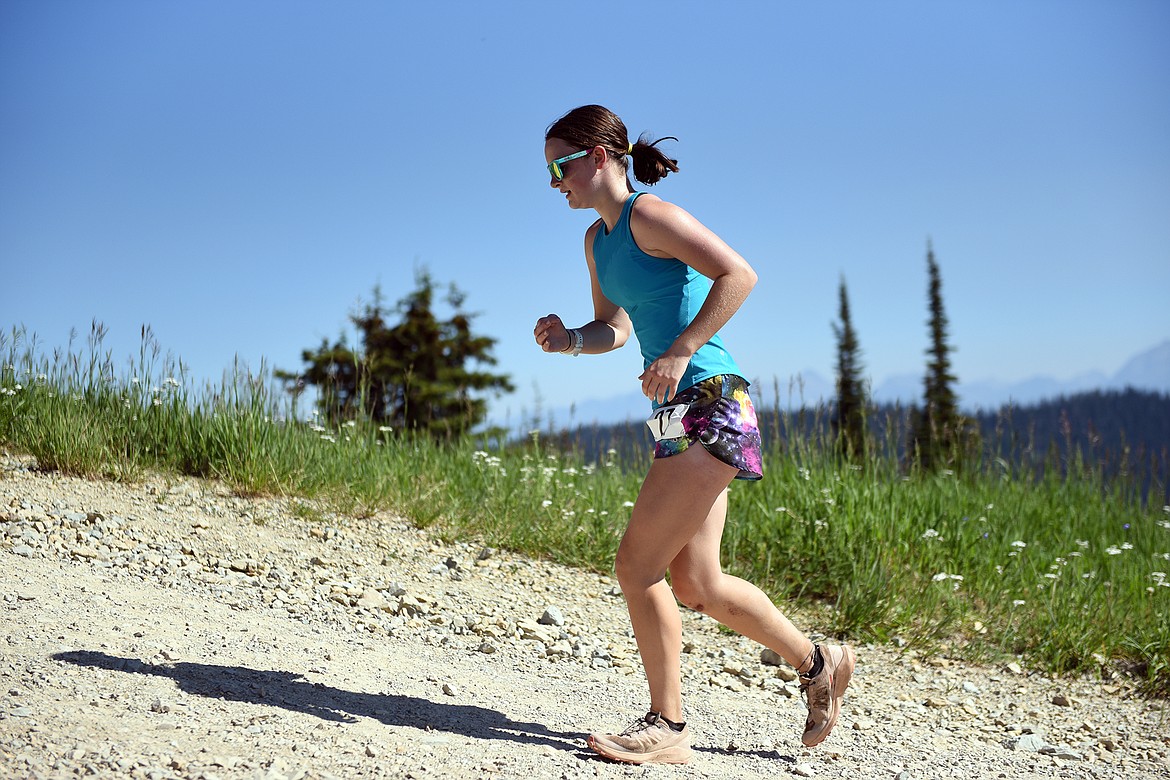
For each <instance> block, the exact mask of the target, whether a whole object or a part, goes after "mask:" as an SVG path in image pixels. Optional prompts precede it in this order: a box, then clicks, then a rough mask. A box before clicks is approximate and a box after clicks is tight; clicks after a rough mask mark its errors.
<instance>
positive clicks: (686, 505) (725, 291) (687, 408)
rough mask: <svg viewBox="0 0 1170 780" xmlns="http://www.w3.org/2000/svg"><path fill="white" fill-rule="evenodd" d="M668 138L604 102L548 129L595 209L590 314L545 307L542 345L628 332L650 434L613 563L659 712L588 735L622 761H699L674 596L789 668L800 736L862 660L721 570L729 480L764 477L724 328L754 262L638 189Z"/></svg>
mask: <svg viewBox="0 0 1170 780" xmlns="http://www.w3.org/2000/svg"><path fill="white" fill-rule="evenodd" d="M662 140H666V139H659V140H658V141H654V142H651V141H650V140H649V136H647V135H645V134H644V135H643V136H642V137H641V138H639V139H638V140H637V141H636V142H634V143H630V141H629V138H628V136H627V133H626V126H625V125H624V124H623V123H622V121H621V119H619V118H618V117H617V116H616V115H615V114H614V113H613V112H611V111H610V110H609V109H607V108H604V107H602V106H596V105H593V106H581V107H579V108H575V109H573V110H572V111H570V112H569V113H567V114H565V115H564V116H563V117H561V118H560V119H558V120H557V121H556V122H554V123H553V124H552V125H551V126H550V127H549V128H548V130H547V131H546V132H545V142H544V156H545V162H547V163H548V171H549V175H550V177H551V180H550V181H549V186H551V187H552V188H553V189H555V190H557V191H558V192H560V193H561V194H562V195H564V196H565V199H566V201H568V204H569V206H570V207H571V208H574V209H593V210H594V211H596V212H597V214H598V216H599V217H600V219H598V220H597V221H596V222H594V223H593V224H592V225H591V226H590V227H589V229H588V230H587V231H585V262H586V264H587V265H588V267H589V278H590V282H591V291H592V295H593V314H594V318H593V320H592V321H591V322H588V323H586V324H584V325H582V326H580V327H577V328H566V327H565V325H564V323H563V322H562V321H561V318H560V317H559V316H557V315H556V314H549V315H548V316H546V317H541V318H540V319H539V320H538V321H537V323H536V328H535V330H534V335H535V337H536V343H537V344H539V345H540V347H541V348H542V349H543V350H544V351H545V352H553V353H564V354H568V355H573V356H577V355H579V354H581V353H582V352H584V353H586V354H600V353H604V352H609V351H610V350H614V349H618V348H619V347H621V346H623V345H624V344H625V343H626V340H627V339H629V337H630V333H631V331H632V332H633V333H634V334H635V335H636V336H637V337H638V344H639V346H640V348H641V352H642V357H643V359H644V361H645V363H644V365H645V370H644V371H643V372H642V375H641V376H640V377H639V379H640V380H641V382H642V392H643V393H644V394H645V395H646V397H647V398H648V399H650V401H651V406H652V408H653V416H652V417H651V418H650V420H648V421H647V422H648V424H649V425H650V427H651V431H652V432H653V433H654V436H655V439H656V441H657V443H656V445H655V451H654V461H653V463H652V464H651V466H650V471H649V473H648V474H647V475H646V479H645V481H644V482H643V483H642V488H641V491H640V492H639V493H638V499H637V501H636V502H635V503H634V508H633V510H632V511H631V513H630V521H629V525H627V527H626V531H625V534H624V536H623V537H622V541H621V544H620V545H619V547H618V551H617V558H616V561H615V563H614V569H615V573H616V575H617V579H618V583H619V584H620V586H621V589H622V593H623V594H624V596H625V598H626V605H627V608H628V609H629V613H630V623H631V624H632V626H633V629H634V636H635V638H636V641H637V643H638V652H639V653H640V654H641V657H642V664H643V666H644V667H645V670H646V680H647V682H648V683H649V687H650V710H649V712H648V713H647V714H646V715H645V717H643V718H639V719H638V720H636V721H635V722H634V724H633V725H632V726H630V727H629V728H628V729H626V730H625V731H623V732H620V733H616V734H604V733H597V734H592V735H590V737H589V739H588V742H589V746H590V747H591V748H593V750H595V751H597V752H598V753H600V754H601V755H603V756H605V757H606V758H609V759H613V760H616V761H627V762H631V763H636V764H641V763H679V764H681V763H686V762H687V761H689V760H690V758H691V754H692V751H691V737H690V733H689V732H688V730H687V726H686V722H685V720H686V718H685V715H684V713H683V703H682V679H681V668H680V665H681V660H680V653H681V651H682V629H681V621H680V617H679V609H678V604H677V603H676V601H675V600H676V599H677V600H678V601H680V602H682V603H683V604H685V605H686V606H688V607H690V608H691V609H693V610H696V611H698V612H702V613H704V614H707V615H710V616H711V617H713V618H715V619H716V620H718V621H719V622H720V623H722V624H723V625H725V626H727V627H728V628H731V629H733V630H735V631H737V632H739V633H741V634H743V635H744V636H747V637H749V638H751V639H753V640H755V641H757V642H759V643H761V644H763V645H764V646H766V647H769V648H771V649H772V650H774V651H776V652H777V653H779V655H780V656H781V657H782V658H784V660H785V661H787V662H788V663H790V664H792V666H793V667H794V668H795V669H796V670H797V671H798V672H799V674H800V680H801V690H802V691H803V692H804V693H805V695H806V698H807V702H808V710H809V713H808V719H807V721H806V722H805V727H804V736H803V740H802V741H803V742H804V744H805V745H807V746H809V747H811V746H813V745H817V744H819V743H820V742H821V741H823V740H824V739H825V737H827V736H828V735H829V732H830V731H831V730H832V728H833V726H834V724H836V722H837V716H838V715H839V714H840V712H841V700H842V698H843V697H844V694H845V688H846V686H847V685H848V684H849V678H850V676H851V675H852V674H853V667H854V664H855V662H856V661H855V657H854V653H853V651H852V650H851V649H850V648H849V647H846V646H843V645H842V646H836V645H834V646H829V645H816V644H813V643H812V642H811V641H809V639H808V638H807V637H806V636H804V634H802V633H801V632H800V631H799V630H798V629H797V628H796V627H795V626H794V625H793V624H792V623H791V622H790V621H789V620H788V618H786V617H785V616H784V615H783V614H781V613H780V611H779V610H778V609H777V608H776V607H775V605H773V604H772V602H771V601H770V600H769V599H768V597H767V596H766V595H765V594H764V593H763V591H761V590H760V589H759V588H757V587H756V586H755V585H752V584H751V583H749V582H746V581H744V580H742V579H739V578H738V577H733V576H731V575H729V574H725V573H723V571H722V570H721V569H720V563H719V546H720V543H721V538H722V535H723V524H724V521H725V520H726V516H727V488H728V486H729V485H730V484H731V481H732V480H733V479H746V480H756V479H760V478H761V477H762V476H763V474H762V469H761V458H760V455H761V446H760V432H759V428H758V427H757V424H756V414H755V410H754V408H753V407H752V402H751V399H750V398H749V397H748V383H747V382H746V381H745V380H744V379H743V375H742V372H741V371H740V369H739V367H738V366H737V365H736V363H735V361H734V360H733V359H732V357H731V355H730V353H728V351H727V349H726V348H725V347H724V345H723V341H722V340H721V339H720V337H719V334H718V332H719V329H720V328H722V327H723V325H724V324H726V323H727V321H728V320H729V319H730V318H731V316H732V315H733V314H735V312H736V311H737V310H738V309H739V307H740V306H741V305H742V304H743V302H744V300H745V299H746V298H747V296H748V293H749V292H750V291H751V289H752V287H753V286H755V283H756V273H755V271H753V270H752V268H751V266H750V265H748V263H747V262H746V261H745V260H744V259H743V258H742V257H740V256H739V254H737V253H736V252H735V250H733V249H731V247H729V246H728V245H727V244H725V243H724V242H723V241H722V240H721V239H720V238H719V237H718V236H716V235H715V234H714V233H712V232H711V231H710V230H708V229H707V228H706V227H704V226H703V225H702V224H701V223H699V222H698V221H697V220H696V219H695V218H694V217H692V216H691V215H690V214H688V213H687V212H686V211H684V210H683V209H681V208H679V207H678V206H676V205H673V204H671V203H668V202H666V201H664V200H661V199H659V198H657V197H655V196H654V195H650V194H645V193H641V192H636V191H635V190H634V188H633V187H632V186H631V185H630V179H629V176H628V172H629V169H630V166H631V164H632V165H633V175H634V177H635V178H636V179H637V180H638V181H640V182H642V183H643V184H647V185H653V184H655V183H656V182H658V181H659V180H661V179H662V178H663V177H665V176H666V175H667V174H669V173H674V172H677V171H678V165H677V160H672V159H670V158H668V157H667V156H666V155H665V154H663V152H662V151H661V150H660V149H659V148H658V143H659V142H660V141H662ZM671 140H677V139H673V138H671ZM695 445H699V446H695ZM667 572H669V573H670V584H669V585H668V584H667V582H666V574H667Z"/></svg>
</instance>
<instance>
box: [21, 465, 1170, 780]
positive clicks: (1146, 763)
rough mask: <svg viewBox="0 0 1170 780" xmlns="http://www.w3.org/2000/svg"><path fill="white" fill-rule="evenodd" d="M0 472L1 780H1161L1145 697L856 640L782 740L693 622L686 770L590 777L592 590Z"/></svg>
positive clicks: (615, 719) (613, 614)
mask: <svg viewBox="0 0 1170 780" xmlns="http://www.w3.org/2000/svg"><path fill="white" fill-rule="evenodd" d="M0 465H2V471H0V585H2V588H0V592H2V597H3V615H4V618H5V620H4V626H5V628H4V635H5V638H4V641H3V642H2V643H0V686H2V687H0V776H3V777H14V778H16V777H34V778H56V777H62V778H64V777H76V776H95V777H111V778H112V777H147V778H205V780H227V778H269V779H270V780H281V779H284V780H288V779H290V778H318V777H320V778H331V777H333V778H361V777H403V778H406V777H410V778H429V777H434V778H462V777H468V778H473V777H493V778H529V779H531V778H586V777H588V778H594V777H601V778H606V777H626V776H634V777H642V776H655V777H668V776H669V777H684V778H685V777H709V778H763V777H768V778H774V777H777V776H779V777H785V776H804V777H848V778H902V780H908V779H910V778H914V779H927V778H930V779H933V778H953V777H961V778H966V779H970V778H983V777H986V778H1031V777H1053V778H1127V779H1128V778H1166V777H1170V763H1168V760H1167V755H1168V754H1170V736H1168V735H1170V717H1168V713H1167V711H1166V709H1164V705H1165V703H1164V702H1159V701H1146V700H1143V699H1140V698H1137V697H1133V696H1131V695H1129V693H1128V691H1127V690H1126V689H1125V688H1124V687H1122V686H1121V685H1119V684H1118V683H1116V682H1113V683H1108V682H1102V681H1090V680H1075V681H1067V680H1066V681H1052V680H1050V679H1047V678H1045V677H1043V676H1041V675H1033V674H1027V673H1025V672H1023V671H1022V670H1019V671H1016V670H1013V669H989V668H981V667H976V666H971V665H967V664H962V663H957V662H951V661H948V660H946V659H936V660H932V661H931V662H929V663H926V662H922V661H921V660H920V659H917V658H915V657H914V656H913V655H912V654H900V653H899V652H897V651H896V649H894V648H889V647H873V646H863V647H860V648H858V655H859V661H860V665H859V669H858V672H857V675H856V676H855V678H854V685H853V687H852V688H851V689H850V693H849V695H848V697H847V699H846V710H845V713H844V715H843V716H842V720H841V722H840V723H839V725H838V726H837V730H836V731H835V732H834V733H833V735H832V736H831V737H830V738H829V740H828V741H827V742H826V743H825V744H824V745H822V746H820V747H818V748H815V749H812V750H808V749H805V748H804V747H803V746H802V745H801V744H800V729H801V726H802V723H803V720H804V705H803V703H802V702H801V701H800V699H799V697H798V696H797V693H796V691H797V688H796V682H794V681H793V680H792V679H791V678H792V675H791V672H790V670H788V669H786V668H783V667H775V666H769V665H767V664H764V663H762V662H761V658H760V648H759V647H758V646H755V645H753V644H752V643H750V642H747V641H746V640H743V639H741V638H739V637H735V636H730V635H727V634H725V633H722V632H720V631H719V630H718V628H717V626H716V625H715V624H714V623H713V621H711V620H710V619H708V618H705V617H703V616H700V615H695V614H691V613H687V614H686V615H685V616H684V631H685V638H686V640H687V641H688V646H687V648H686V652H685V654H684V676H685V680H684V682H685V686H686V695H687V707H688V720H689V722H690V724H691V727H692V729H693V731H694V734H695V743H696V744H695V747H696V758H695V760H694V762H693V763H692V764H690V765H688V766H685V767H635V766H626V765H619V764H612V763H608V762H606V761H604V760H601V759H600V758H598V757H596V756H594V755H593V754H592V753H591V752H589V751H588V750H587V749H586V748H585V745H584V736H585V733H586V732H587V731H591V730H595V729H614V728H621V727H624V726H625V725H627V724H628V722H629V721H631V720H633V718H634V717H636V716H638V715H639V714H641V712H642V708H643V707H644V699H643V697H644V693H643V691H644V682H643V679H642V676H641V675H642V672H641V666H640V664H639V662H638V658H637V653H636V650H635V647H634V643H633V640H632V638H631V636H630V633H629V629H628V625H627V620H626V616H625V609H624V604H623V602H622V599H621V597H620V595H619V594H618V591H617V590H616V588H615V583H614V582H613V581H612V579H610V578H607V577H598V576H596V575H593V574H589V573H584V572H579V571H574V570H570V569H566V568H563V567H559V566H553V565H550V564H547V563H544V562H539V561H531V560H526V559H523V558H520V557H517V556H513V555H509V554H506V553H502V552H499V551H492V550H483V549H482V548H481V547H480V546H478V545H474V544H454V545H443V544H439V543H436V542H434V541H432V540H431V539H430V538H429V537H428V535H427V534H425V533H424V532H421V531H419V530H417V529H414V528H412V527H410V525H409V524H408V523H406V522H404V521H403V520H402V519H401V518H396V517H391V516H378V517H375V518H371V519H362V520H357V519H352V518H345V517H320V516H319V515H317V514H316V512H315V510H313V509H311V508H305V507H303V506H301V505H300V504H298V502H296V501H293V500H282V499H260V500H245V499H241V498H238V497H235V496H232V495H230V494H229V493H228V492H227V491H225V490H224V489H223V488H222V487H221V486H218V485H215V484H212V483H205V482H200V481H196V480H189V479H165V478H151V479H149V480H147V481H146V482H145V483H144V484H141V485H135V486H124V485H117V484H111V483H103V482H93V481H86V480H80V479H72V478H66V477H61V476H59V475H54V474H43V473H38V472H36V471H34V470H30V469H29V468H28V465H29V464H28V463H27V461H21V460H17V459H15V458H3V459H2V461H0ZM804 621H805V626H806V627H809V628H815V626H808V625H807V618H805V619H804Z"/></svg>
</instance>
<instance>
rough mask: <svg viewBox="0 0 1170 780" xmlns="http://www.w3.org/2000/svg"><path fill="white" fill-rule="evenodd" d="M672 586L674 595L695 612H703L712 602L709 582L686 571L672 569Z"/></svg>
mask: <svg viewBox="0 0 1170 780" xmlns="http://www.w3.org/2000/svg"><path fill="white" fill-rule="evenodd" d="M670 587H671V590H673V591H674V597H675V598H676V599H678V600H679V602H680V603H681V604H683V605H684V606H686V607H689V608H690V609H693V610H694V611H695V612H703V611H704V610H706V608H707V605H708V604H710V603H711V590H710V588H709V587H708V586H707V583H705V582H703V581H701V580H699V579H696V578H694V577H691V576H689V575H688V574H686V573H685V572H682V573H679V574H676V573H675V572H673V571H672V572H671V574H670Z"/></svg>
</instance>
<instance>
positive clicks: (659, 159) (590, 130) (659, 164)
mask: <svg viewBox="0 0 1170 780" xmlns="http://www.w3.org/2000/svg"><path fill="white" fill-rule="evenodd" d="M550 138H559V139H560V140H562V141H564V142H565V143H567V144H570V145H572V146H577V147H580V148H581V149H592V148H593V147H595V146H600V147H603V148H604V149H605V150H606V151H607V152H609V155H610V157H613V158H614V159H615V160H617V161H618V162H619V163H620V164H621V166H622V169H623V170H625V171H627V172H628V171H629V169H630V161H631V160H632V161H633V163H634V178H635V179H637V180H638V181H640V182H642V183H643V184H649V185H653V184H657V183H658V182H659V181H661V180H662V179H663V178H664V177H665V176H666V175H667V174H669V173H678V160H672V159H671V158H669V157H667V156H666V155H665V154H663V153H662V151H661V150H660V149H658V144H660V143H661V142H663V141H665V140H668V139H669V140H671V141H677V140H678V139H677V138H675V137H674V136H672V135H668V136H664V137H662V138H659V139H658V140H657V141H653V142H651V141H650V136H649V134H648V133H643V134H642V135H641V137H640V138H638V140H637V141H636V142H634V144H633V146H632V147H631V145H630V142H629V140H628V135H627V133H626V126H625V124H623V123H622V120H621V119H620V118H618V115H617V114H615V113H614V112H612V111H610V110H609V109H608V108H606V107H605V106H596V105H593V106H580V107H578V108H574V109H573V110H572V111H570V112H569V113H567V114H565V115H564V116H562V117H561V118H560V119H558V120H557V121H555V122H553V123H552V124H551V125H549V126H548V129H547V130H545V132H544V139H545V140H546V141H547V140H548V139H550ZM627 149H628V150H629V151H626V150H627Z"/></svg>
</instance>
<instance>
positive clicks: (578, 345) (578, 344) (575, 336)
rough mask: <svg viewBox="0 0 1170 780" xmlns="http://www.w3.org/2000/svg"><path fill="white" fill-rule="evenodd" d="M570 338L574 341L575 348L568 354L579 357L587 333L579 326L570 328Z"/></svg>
mask: <svg viewBox="0 0 1170 780" xmlns="http://www.w3.org/2000/svg"><path fill="white" fill-rule="evenodd" d="M569 338H570V340H571V341H572V346H573V349H572V351H571V352H568V353H566V354H568V355H571V356H573V357H577V356H578V355H580V354H581V349H582V348H583V347H584V346H585V335H584V334H583V333H581V331H580V330H579V329H578V328H570V329H569Z"/></svg>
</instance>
